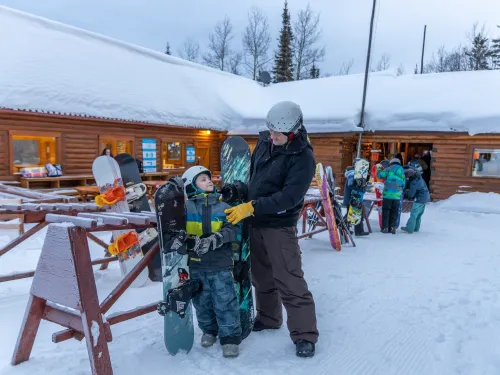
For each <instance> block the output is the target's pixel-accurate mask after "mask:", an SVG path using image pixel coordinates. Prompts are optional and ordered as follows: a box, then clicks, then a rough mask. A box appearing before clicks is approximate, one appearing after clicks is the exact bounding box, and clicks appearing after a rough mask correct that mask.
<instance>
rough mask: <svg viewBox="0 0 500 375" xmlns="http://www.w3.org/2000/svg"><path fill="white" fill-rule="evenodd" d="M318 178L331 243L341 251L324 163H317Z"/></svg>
mask: <svg viewBox="0 0 500 375" xmlns="http://www.w3.org/2000/svg"><path fill="white" fill-rule="evenodd" d="M316 180H317V183H318V187H319V191H320V193H321V201H322V203H323V210H324V212H325V218H326V224H327V228H328V234H329V238H330V244H331V245H332V247H333V248H334V249H335V250H337V251H340V250H341V249H342V245H341V243H340V237H339V232H338V229H337V224H336V222H335V215H334V213H333V205H332V202H331V200H330V189H329V186H328V182H327V178H326V175H325V171H324V169H323V164H322V163H318V164H316Z"/></svg>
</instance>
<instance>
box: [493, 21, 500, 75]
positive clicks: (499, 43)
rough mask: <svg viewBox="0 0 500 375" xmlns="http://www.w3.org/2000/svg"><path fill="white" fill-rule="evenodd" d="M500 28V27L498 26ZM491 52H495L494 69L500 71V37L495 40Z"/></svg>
mask: <svg viewBox="0 0 500 375" xmlns="http://www.w3.org/2000/svg"><path fill="white" fill-rule="evenodd" d="M497 27H498V28H500V26H497ZM491 42H492V46H491V50H492V51H493V69H500V37H498V38H497V39H493V40H492V41H491Z"/></svg>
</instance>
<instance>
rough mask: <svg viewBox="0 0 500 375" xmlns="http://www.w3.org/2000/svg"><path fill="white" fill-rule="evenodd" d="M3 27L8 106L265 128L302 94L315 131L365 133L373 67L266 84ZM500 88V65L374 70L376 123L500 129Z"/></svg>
mask: <svg viewBox="0 0 500 375" xmlns="http://www.w3.org/2000/svg"><path fill="white" fill-rule="evenodd" d="M0 25H1V31H2V32H1V33H0V49H1V50H2V51H3V52H4V53H3V55H2V58H1V59H0V70H1V71H2V72H3V73H4V74H2V75H0V86H1V87H2V90H1V91H0V107H4V108H11V109H23V110H34V111H48V112H59V113H65V114H73V115H84V116H95V117H103V118H116V119H121V120H130V121H132V120H133V121H143V122H149V123H159V124H170V125H180V126H188V127H197V128H210V129H219V130H228V131H229V132H230V133H231V134H256V133H257V132H258V131H259V130H262V129H264V128H265V117H266V114H267V111H268V110H269V108H270V107H271V106H272V105H273V104H274V103H276V102H278V101H281V100H293V101H295V102H297V103H298V104H299V105H300V106H301V107H302V109H303V112H304V122H305V125H306V126H307V128H308V130H309V131H310V132H315V133H321V132H352V131H360V128H359V127H358V125H359V115H360V112H361V101H362V94H363V81H364V75H363V74H353V75H348V76H342V77H329V78H322V79H314V80H304V81H296V82H288V83H281V84H272V85H270V86H268V87H262V86H261V85H259V84H258V83H256V82H254V81H252V80H250V79H247V78H244V77H240V76H236V75H233V74H229V73H226V72H221V71H220V70H215V69H211V68H208V67H206V66H203V65H199V64H194V63H190V62H188V61H185V60H182V59H179V58H176V57H172V56H168V55H165V54H163V53H160V52H155V51H152V50H148V49H146V48H143V47H139V46H135V45H132V44H128V43H124V42H121V41H118V40H115V39H112V38H108V37H104V36H101V35H98V34H95V33H91V32H88V31H85V30H82V29H78V28H75V27H71V26H67V25H64V24H61V23H58V22H54V21H51V20H47V19H45V18H40V17H35V16H32V15H29V14H26V13H23V12H19V11H15V10H12V9H9V8H6V7H2V6H0ZM14 36H15V37H14ZM498 87H500V71H480V72H457V73H443V74H424V75H414V74H409V75H405V76H399V77H398V76H396V73H395V72H394V71H386V72H380V73H371V74H370V78H369V84H368V94H367V102H366V120H365V126H366V130H369V131H375V130H389V131H390V130H392V131H400V130H410V131H445V132H450V131H452V132H454V131H457V132H468V133H469V134H471V135H472V134H478V133H499V132H500V107H499V106H498V103H497V101H498V94H497V88H498Z"/></svg>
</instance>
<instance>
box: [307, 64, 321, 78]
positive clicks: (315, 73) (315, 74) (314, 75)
mask: <svg viewBox="0 0 500 375" xmlns="http://www.w3.org/2000/svg"><path fill="white" fill-rule="evenodd" d="M309 78H319V68H318V67H317V66H316V62H315V61H313V63H312V66H311V70H310V72H309Z"/></svg>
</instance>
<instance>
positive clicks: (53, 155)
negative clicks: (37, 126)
mask: <svg viewBox="0 0 500 375" xmlns="http://www.w3.org/2000/svg"><path fill="white" fill-rule="evenodd" d="M56 144H57V139H56V137H40V136H34V135H33V136H32V135H12V160H13V166H14V172H19V171H20V170H21V169H22V168H26V167H42V166H44V165H45V164H47V163H51V164H56V162H57V160H56V159H57V149H56Z"/></svg>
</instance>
